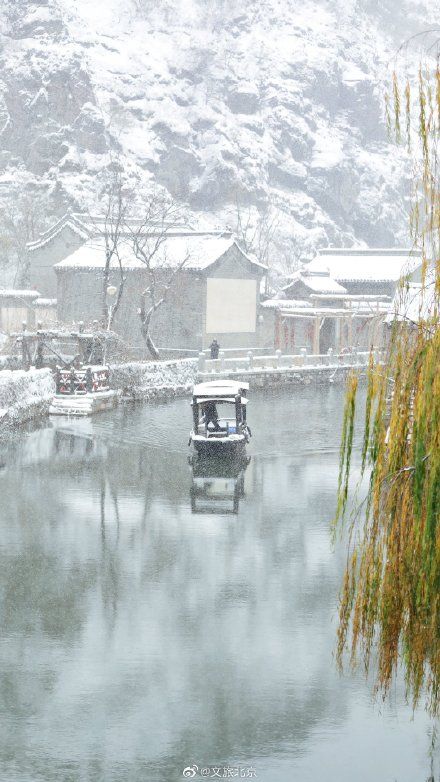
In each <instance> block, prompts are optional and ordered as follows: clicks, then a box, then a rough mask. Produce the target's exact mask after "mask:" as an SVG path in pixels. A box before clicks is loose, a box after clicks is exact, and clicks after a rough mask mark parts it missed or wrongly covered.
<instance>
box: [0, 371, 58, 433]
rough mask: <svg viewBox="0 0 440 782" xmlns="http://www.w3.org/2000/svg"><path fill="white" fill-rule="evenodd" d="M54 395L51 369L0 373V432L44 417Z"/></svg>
mask: <svg viewBox="0 0 440 782" xmlns="http://www.w3.org/2000/svg"><path fill="white" fill-rule="evenodd" d="M54 393H55V381H54V379H53V375H52V371H51V370H50V369H31V370H29V372H25V371H24V370H14V371H12V370H8V369H5V370H3V371H0V432H1V431H2V430H3V429H4V428H5V427H8V428H9V427H11V426H14V425H17V424H19V423H21V422H23V421H27V420H29V419H31V418H35V417H36V416H38V415H43V414H44V413H46V412H47V410H48V409H49V404H50V401H51V399H52V397H53V395H54Z"/></svg>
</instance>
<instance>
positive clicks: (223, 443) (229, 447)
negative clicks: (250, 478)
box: [189, 380, 251, 458]
mask: <svg viewBox="0 0 440 782" xmlns="http://www.w3.org/2000/svg"><path fill="white" fill-rule="evenodd" d="M248 390H249V383H243V382H241V381H236V380H215V381H212V382H209V383H199V384H198V385H196V386H194V389H193V399H192V409H193V428H192V431H191V433H190V438H189V442H190V444H192V445H193V446H194V449H195V451H196V453H197V454H199V455H200V456H217V455H218V456H226V457H231V458H237V457H238V458H240V457H242V456H243V455H244V453H245V450H246V444H247V443H248V442H249V438H250V436H251V432H250V429H249V427H248V425H247V420H246V406H247V402H248V400H247V396H246V394H247V391H248Z"/></svg>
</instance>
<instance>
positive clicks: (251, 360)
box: [247, 350, 254, 369]
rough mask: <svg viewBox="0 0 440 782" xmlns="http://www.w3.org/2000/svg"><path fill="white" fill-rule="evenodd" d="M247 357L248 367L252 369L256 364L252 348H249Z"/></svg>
mask: <svg viewBox="0 0 440 782" xmlns="http://www.w3.org/2000/svg"><path fill="white" fill-rule="evenodd" d="M247 359H248V369H252V367H253V365H254V354H253V353H252V350H248V352H247Z"/></svg>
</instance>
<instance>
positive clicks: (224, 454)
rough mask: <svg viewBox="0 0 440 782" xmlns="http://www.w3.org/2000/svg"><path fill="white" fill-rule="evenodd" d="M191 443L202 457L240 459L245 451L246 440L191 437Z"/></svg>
mask: <svg viewBox="0 0 440 782" xmlns="http://www.w3.org/2000/svg"><path fill="white" fill-rule="evenodd" d="M192 444H193V447H194V450H195V452H196V454H197V456H201V457H203V458H209V457H213V456H214V457H221V458H226V459H231V458H234V459H240V458H242V457H243V456H244V455H245V453H246V440H245V438H244V437H243V438H242V439H241V438H240V439H236V440H227V439H226V438H225V439H221V440H216V439H215V438H211V439H210V438H206V439H205V438H200V439H195V438H192Z"/></svg>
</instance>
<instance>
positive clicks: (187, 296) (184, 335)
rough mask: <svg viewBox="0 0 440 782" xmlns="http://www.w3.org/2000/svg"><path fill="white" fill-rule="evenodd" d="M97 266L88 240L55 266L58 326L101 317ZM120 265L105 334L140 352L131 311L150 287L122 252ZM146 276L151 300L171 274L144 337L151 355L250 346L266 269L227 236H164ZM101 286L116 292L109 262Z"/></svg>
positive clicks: (100, 256) (97, 254) (101, 247)
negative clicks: (153, 349) (109, 330)
mask: <svg viewBox="0 0 440 782" xmlns="http://www.w3.org/2000/svg"><path fill="white" fill-rule="evenodd" d="M105 258H106V254H105V244H104V243H103V241H102V240H101V241H99V240H90V241H88V242H87V243H85V244H84V245H83V246H81V247H80V248H78V249H76V250H75V251H74V252H73V253H71V254H70V255H68V256H67V257H66V258H65V259H64V260H62V261H60V262H59V263H57V264H55V266H54V273H55V275H56V278H57V299H58V317H59V319H60V320H63V321H65V322H68V323H71V322H78V321H80V320H82V321H85V322H86V323H87V322H90V321H91V320H93V319H96V318H99V317H100V316H101V309H102V296H103V271H104V265H105ZM120 258H121V264H122V272H123V275H124V277H125V283H124V290H123V294H122V298H121V303H120V306H119V309H118V310H117V313H116V316H115V319H114V323H113V328H114V330H115V331H116V332H117V333H119V334H120V335H121V336H122V338H123V339H124V340H126V342H127V344H130V345H138V346H141V345H142V346H143V345H144V341H143V337H142V334H141V322H140V318H139V314H138V308H139V307H140V303H141V296H142V293H143V291H144V290H145V289H146V288H147V287H148V286H149V284H150V282H151V280H150V278H149V276H148V270H147V268H146V266H145V265H144V264H143V263H142V262H141V261H140V260H139V258H138V257H136V255H135V254H134V252H133V248H132V246H130V244H128V243H127V244H124V245H121V248H120ZM152 269H153V272H154V276H155V280H156V284H157V290H158V296H160V295H161V294H160V291H161V286H162V285H163V282H164V281H165V280H167V279H170V278H171V276H172V275H173V273H174V272H176V274H175V277H174V279H173V281H172V284H171V286H170V288H169V290H168V291H167V295H166V298H165V301H164V303H163V304H162V305H161V307H160V308H159V309H158V310H157V312H156V313H155V315H154V318H153V321H152V330H151V335H152V337H153V339H154V341H155V343H156V344H157V345H158V346H159V347H164V348H167V349H197V350H201V349H202V348H205V347H207V346H208V345H209V344H210V343H211V341H212V339H213V338H214V337H216V338H217V340H218V341H219V342H220V344H221V346H222V347H225V348H226V347H254V346H255V345H256V344H258V342H259V333H258V330H259V320H258V308H259V303H260V288H261V281H262V278H263V276H264V275H265V273H266V267H264V266H263V265H262V264H260V263H258V262H257V261H256V260H254V259H252V258H249V257H248V256H247V255H246V254H245V253H244V252H243V251H242V250H241V248H240V247H239V246H238V244H237V243H236V241H235V240H234V238H233V236H232V235H231V234H230V233H219V232H204V233H198V232H194V231H189V230H187V231H177V232H171V231H170V232H169V233H167V236H166V238H165V239H163V240H162V241H161V242H160V247H159V250H158V251H157V253H156V254H155V256H154V260H153V261H152ZM176 270H177V271H176ZM108 282H109V283H110V284H111V285H114V286H115V288H118V287H119V285H120V270H119V264H118V262H117V261H116V259H115V258H113V259H112V263H111V268H110V278H109V281H108Z"/></svg>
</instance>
